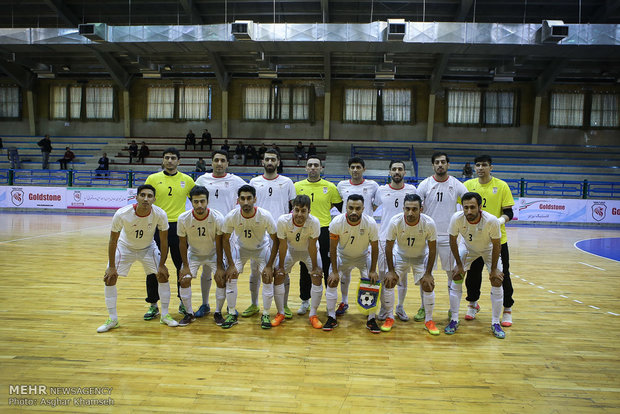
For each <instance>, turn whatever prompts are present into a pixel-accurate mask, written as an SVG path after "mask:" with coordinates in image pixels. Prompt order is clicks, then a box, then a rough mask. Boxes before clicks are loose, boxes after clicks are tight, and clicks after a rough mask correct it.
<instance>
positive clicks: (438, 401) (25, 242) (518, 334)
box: [0, 212, 620, 413]
mask: <svg viewBox="0 0 620 414" xmlns="http://www.w3.org/2000/svg"><path fill="white" fill-rule="evenodd" d="M110 223H111V217H102V216H64V215H39V214H13V213H6V212H2V213H1V214H0V269H1V270H0V272H1V273H0V277H1V286H2V288H1V289H0V304H1V305H0V306H1V307H0V311H1V313H0V315H1V319H0V320H1V323H0V350H1V351H0V364H1V365H0V390H1V392H0V410H1V411H2V412H36V411H54V410H55V411H57V412H85V411H87V412H147V411H148V412H168V413H170V412H203V413H204V412H212V413H238V412H263V413H279V412H286V413H306V412H313V413H415V412H459V413H460V412H472V413H473V412H475V413H501V412H505V413H516V412H519V413H567V412H571V413H572V412H575V413H584V412H596V413H618V412H620V316H618V314H620V301H619V299H620V263H617V262H614V261H612V260H608V259H604V258H601V257H597V256H594V255H590V254H587V253H584V252H582V251H579V250H577V249H575V248H574V247H573V243H575V242H576V241H578V240H581V239H586V238H593V237H618V236H619V235H620V231H614V230H608V229H600V230H598V229H594V230H593V229H572V228H536V227H509V229H508V236H509V245H510V253H511V270H512V273H513V284H514V286H515V300H516V304H515V306H514V325H513V327H511V328H507V335H506V339H505V340H498V339H496V338H494V337H493V336H492V334H491V333H490V331H489V325H490V299H489V283H488V280H485V281H484V283H483V294H482V300H481V306H482V311H481V313H480V314H479V316H478V318H477V319H476V320H475V321H471V322H468V321H465V320H462V322H461V327H460V329H459V330H458V332H457V333H456V335H453V336H447V335H444V334H443V327H444V326H445V324H446V322H447V310H448V298H447V292H446V287H445V286H446V283H445V274H444V273H443V272H441V271H437V272H436V274H435V277H436V281H437V283H436V286H437V288H436V291H437V298H436V306H435V318H434V319H435V321H436V322H437V324H438V326H439V327H440V329H442V334H441V335H439V336H437V337H431V336H430V335H428V333H426V332H425V331H424V330H423V324H422V323H416V322H413V320H411V321H410V322H407V323H403V322H398V321H397V322H396V325H395V328H394V329H393V330H392V332H390V333H387V334H386V333H382V334H380V335H373V334H371V333H369V332H368V331H367V330H366V329H365V328H364V317H363V316H362V315H360V314H359V313H358V312H357V310H356V309H354V308H353V307H351V309H350V310H349V312H348V313H347V314H346V315H345V316H344V317H342V318H340V319H339V323H340V326H339V327H338V328H336V330H334V331H333V332H323V331H320V330H314V329H311V328H310V326H309V325H308V322H307V318H306V317H297V316H295V317H294V318H293V319H292V320H289V321H286V322H285V323H284V325H283V326H281V327H278V328H274V329H271V330H269V331H264V330H261V329H260V327H259V317H258V316H255V317H252V318H249V319H242V318H240V319H241V320H240V323H239V325H237V326H235V327H233V328H232V329H230V330H227V331H226V330H223V329H221V328H219V327H217V326H216V325H215V324H214V323H213V320H212V318H211V316H210V315H209V316H207V317H205V318H203V319H199V320H198V321H197V322H196V323H194V324H192V325H190V326H188V327H185V328H169V327H166V326H163V325H160V324H159V322H158V321H157V320H153V321H148V322H145V321H144V320H143V319H142V314H143V313H144V312H145V311H146V304H145V302H144V300H143V298H144V275H143V271H142V269H141V266H135V267H134V268H132V270H131V273H130V275H129V277H128V278H126V279H122V280H119V283H118V289H119V299H118V310H119V319H120V322H121V328H119V329H116V330H113V331H111V332H108V333H104V334H98V333H96V331H95V330H96V328H97V327H98V326H99V325H100V324H102V323H103V322H104V321H105V319H106V317H107V312H106V308H105V304H104V298H103V283H102V281H101V278H102V275H103V272H104V269H105V267H106V261H107V259H106V248H107V240H108V235H109V229H110ZM169 268H171V269H172V268H173V266H172V263H171V262H170V264H169ZM294 273H295V272H294ZM291 284H292V286H291V299H290V304H291V308H292V309H293V310H296V309H297V306H298V305H299V299H298V295H297V292H298V280H297V279H296V278H295V277H293V278H292V282H291ZM353 285H354V283H352V286H351V290H353ZM239 287H240V289H239V290H240V295H239V300H238V308H239V309H241V310H243V309H245V307H246V306H247V305H248V304H249V293H248V287H247V273H246V274H244V275H243V277H242V278H241V279H240V282H239ZM194 292H195V293H194V296H193V297H194V305H195V306H196V305H199V300H200V299H199V295H200V294H199V284H196V288H195V290H194ZM214 293H215V292H214V290H212V292H211V294H212V298H211V303H212V304H213V303H214ZM174 294H176V289H174V288H173V295H174ZM419 303H420V298H419V293H418V291H417V289H416V288H415V287H412V286H411V284H410V288H409V294H408V297H407V302H406V306H405V309H406V310H407V312H408V313H409V314H410V315H411V316H413V314H415V311H416V310H417V308H418V306H419ZM324 304H325V302H324V300H323V302H322V304H321V309H320V313H319V316H320V318H321V319H322V320H325V306H324ZM177 306H178V301H177V300H176V299H173V301H172V304H171V309H176V307H177ZM465 306H466V305H465V303H464V301H463V303H462V306H461V312H462V313H461V314H462V315H464V311H465ZM274 309H275V308H274ZM173 315H174V317H175V318H177V319H180V316H179V315H178V314H177V313H174V314H173ZM19 385H28V386H32V385H37V386H38V385H43V386H45V387H46V388H45V389H46V390H47V394H43V395H36V394H29V395H21V394H16V388H15V387H16V386H19ZM54 387H73V388H69V389H68V391H66V392H69V394H67V395H58V394H51V390H52V389H56V388H54ZM80 387H81V388H80ZM84 387H87V388H84ZM90 387H105V389H104V388H101V389H99V391H101V390H107V391H109V394H95V395H83V394H80V393H79V392H87V391H88V390H90V389H91V388H90ZM109 387H111V390H109ZM107 391H106V392H107ZM25 398H28V399H30V400H34V402H35V403H36V404H37V405H36V406H24V405H16V403H15V399H18V400H19V399H22V400H23V399H25ZM56 398H61V399H66V400H68V401H66V403H67V404H68V405H66V406H62V407H56V408H53V407H50V406H45V405H42V401H41V400H42V399H43V400H44V402H47V403H53V402H54V401H57V402H58V400H55V399H56ZM11 399H13V400H11ZM91 400H94V401H93V402H94V403H101V402H102V401H104V400H105V401H107V402H108V403H110V402H111V401H113V406H83V405H77V404H79V403H80V402H82V403H84V401H91ZM18 402H20V401H18ZM30 402H32V401H30ZM21 403H24V401H21Z"/></svg>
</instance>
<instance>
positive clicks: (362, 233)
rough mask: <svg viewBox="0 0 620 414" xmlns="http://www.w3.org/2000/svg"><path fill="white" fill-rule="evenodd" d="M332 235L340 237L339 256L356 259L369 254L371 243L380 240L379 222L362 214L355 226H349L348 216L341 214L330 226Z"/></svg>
mask: <svg viewBox="0 0 620 414" xmlns="http://www.w3.org/2000/svg"><path fill="white" fill-rule="evenodd" d="M329 232H330V237H331V234H335V235H337V236H338V256H343V257H345V258H348V259H355V258H358V257H360V256H365V255H366V254H368V246H370V242H373V241H377V240H379V228H378V226H377V222H376V221H375V219H374V218H372V217H371V216H366V215H363V214H362V219H361V220H360V222H359V223H358V224H356V225H355V226H353V225H351V224H349V220H347V214H346V213H343V214H339V215H338V216H336V217H335V218H334V219H333V220H332V222H331V224H330V225H329Z"/></svg>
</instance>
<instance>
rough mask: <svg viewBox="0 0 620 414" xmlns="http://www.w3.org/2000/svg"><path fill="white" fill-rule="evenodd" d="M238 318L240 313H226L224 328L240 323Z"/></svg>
mask: <svg viewBox="0 0 620 414" xmlns="http://www.w3.org/2000/svg"><path fill="white" fill-rule="evenodd" d="M237 320H238V315H237V314H230V313H229V314H228V315H226V319H224V323H223V324H222V328H224V329H229V328H232V327H233V326H235V325H236V324H237V323H239V322H238V321H237Z"/></svg>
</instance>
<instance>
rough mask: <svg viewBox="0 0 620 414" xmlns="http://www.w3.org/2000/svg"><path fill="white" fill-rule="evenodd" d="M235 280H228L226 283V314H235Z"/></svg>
mask: <svg viewBox="0 0 620 414" xmlns="http://www.w3.org/2000/svg"><path fill="white" fill-rule="evenodd" d="M237 280H238V279H230V280H229V281H228V282H226V302H227V303H228V313H229V314H231V315H234V314H235V311H236V307H237Z"/></svg>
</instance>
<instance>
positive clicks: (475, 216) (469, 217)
mask: <svg viewBox="0 0 620 414" xmlns="http://www.w3.org/2000/svg"><path fill="white" fill-rule="evenodd" d="M478 216H479V214H465V218H466V219H467V221H469V222H470V223H473V222H474V221H476V220H477V219H478Z"/></svg>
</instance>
